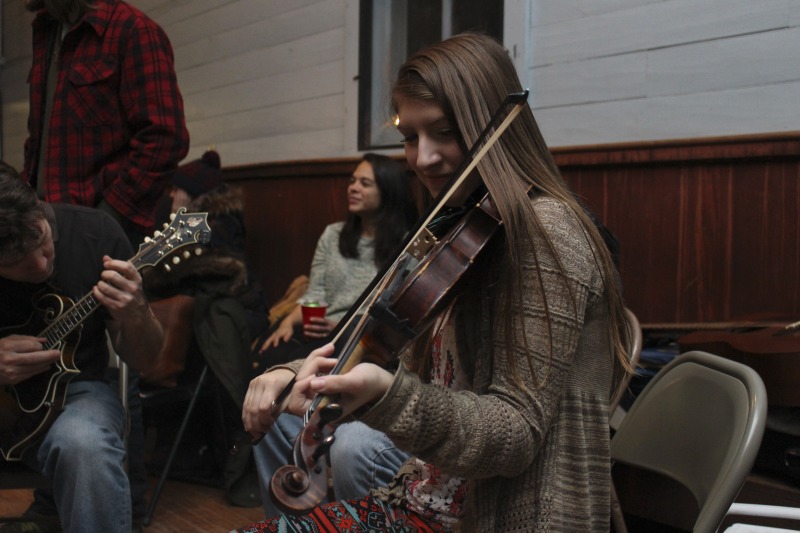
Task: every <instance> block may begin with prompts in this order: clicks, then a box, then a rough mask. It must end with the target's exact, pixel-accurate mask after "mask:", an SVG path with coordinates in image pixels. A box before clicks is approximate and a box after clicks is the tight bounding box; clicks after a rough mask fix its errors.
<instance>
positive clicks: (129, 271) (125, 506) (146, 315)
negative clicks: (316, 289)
mask: <svg viewBox="0 0 800 533" xmlns="http://www.w3.org/2000/svg"><path fill="white" fill-rule="evenodd" d="M0 220H2V225H0V292H2V294H3V297H2V299H1V300H0V385H4V387H3V391H2V392H3V396H4V397H3V398H2V402H0V409H2V412H1V413H0V423H2V424H3V425H4V427H0V448H2V453H3V456H4V458H5V459H6V460H17V459H20V458H21V460H23V461H25V462H26V463H28V464H29V465H31V466H33V467H34V468H36V469H38V470H41V471H42V472H43V473H44V474H45V475H46V476H47V478H48V479H50V480H51V481H52V483H53V487H52V488H53V491H54V494H55V502H56V506H57V511H58V516H59V518H60V522H61V527H63V529H64V531H103V532H115V531H119V532H125V533H128V532H130V531H131V527H132V526H131V497H130V486H129V481H128V477H127V474H126V470H125V466H124V461H125V454H126V450H125V430H126V414H125V411H124V409H123V406H122V403H121V402H120V399H119V395H118V392H117V391H116V390H115V388H114V387H112V386H111V385H110V384H109V383H108V381H107V380H106V379H105V374H106V371H107V367H108V362H109V351H108V342H107V336H106V331H107V332H108V337H110V339H111V343H112V344H113V346H114V349H115V350H116V351H117V353H119V354H120V355H121V356H122V357H123V358H124V359H125V361H126V362H127V363H128V364H129V365H130V366H131V368H132V369H134V370H143V369H146V368H148V367H149V366H150V365H151V364H153V363H154V361H155V358H156V356H157V354H158V352H159V348H160V346H161V341H162V331H161V326H160V325H159V323H158V321H157V319H156V318H155V317H154V315H153V314H152V312H151V311H150V308H149V306H148V303H147V300H146V299H145V297H144V294H143V292H142V279H141V276H140V275H139V272H138V271H137V268H136V267H135V266H134V264H133V263H131V262H129V261H127V260H121V259H115V258H130V257H131V256H133V250H132V249H131V245H130V243H129V241H128V239H127V237H126V236H125V233H124V232H123V230H122V228H120V226H119V225H118V224H117V223H116V222H114V220H113V219H112V218H111V217H110V216H109V215H107V214H105V213H102V212H100V211H97V210H94V209H89V208H85V207H79V206H71V205H65V204H48V203H45V202H40V201H39V200H38V199H37V197H36V193H35V192H34V190H33V189H32V188H31V187H30V186H29V185H28V184H27V183H25V182H24V181H23V180H22V179H20V177H19V175H18V174H17V172H16V171H15V170H14V169H13V168H12V167H10V166H9V165H7V164H6V163H3V162H0ZM67 298H69V299H71V300H72V301H69V300H67ZM73 302H78V303H77V304H76V305H75V307H74V308H73V307H72V303H73ZM95 308H96V311H95V312H92V311H94V310H95ZM76 310H77V311H76ZM66 312H70V313H77V315H78V316H80V318H81V320H80V324H79V325H78V326H77V327H73V326H72V325H64V328H65V329H67V330H70V331H69V333H68V334H65V335H64V336H63V338H59V340H57V341H56V340H54V339H55V338H56V337H58V335H59V331H52V330H53V328H52V327H48V324H50V323H53V322H57V321H58V319H59V317H60V316H62V315H63V313H66ZM67 322H70V323H72V320H70V321H67ZM56 329H58V328H56ZM45 333H46V335H45V336H40V335H43V334H45ZM51 335H52V336H51ZM76 369H77V370H79V371H76ZM59 401H64V408H63V410H62V411H60V412H59V410H58V409H57V407H56V408H51V404H55V405H56V406H57V405H58V403H59ZM21 407H24V409H25V410H23V409H22V408H21ZM42 507H43V505H42V502H41V501H39V500H38V499H35V500H34V502H33V504H32V505H31V508H30V509H29V510H28V512H27V513H26V514H27V515H30V516H36V515H49V514H52V512H53V510H51V509H46V508H42Z"/></svg>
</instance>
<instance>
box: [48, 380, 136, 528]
mask: <svg viewBox="0 0 800 533" xmlns="http://www.w3.org/2000/svg"><path fill="white" fill-rule="evenodd" d="M126 424H127V422H126V419H125V412H124V409H123V407H122V403H121V402H120V400H119V393H118V391H117V390H116V389H115V388H114V387H113V386H111V385H109V384H108V383H105V382H102V381H79V382H75V383H71V384H69V386H68V387H67V401H66V404H65V407H64V411H63V412H62V413H61V415H59V417H58V418H56V420H55V422H54V423H53V425H52V426H51V427H50V429H49V431H48V432H47V434H46V435H45V437H44V440H43V441H42V443H41V445H40V446H39V449H38V451H37V454H36V459H37V460H38V462H39V467H40V468H41V470H42V472H44V474H45V475H46V476H47V477H48V478H49V479H50V480H51V481H52V483H53V494H54V495H55V502H56V507H57V509H58V515H59V518H60V519H61V525H62V526H63V528H64V531H66V532H68V533H69V532H85V531H103V532H109V533H111V532H120V533H130V531H131V492H130V485H129V483H128V475H127V474H126V472H125V464H124V461H125V445H124V440H123V436H124V433H125V429H126Z"/></svg>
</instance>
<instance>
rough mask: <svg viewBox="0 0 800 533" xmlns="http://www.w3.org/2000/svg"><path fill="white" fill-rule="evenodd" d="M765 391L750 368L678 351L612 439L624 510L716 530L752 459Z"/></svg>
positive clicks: (762, 418)
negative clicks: (677, 355)
mask: <svg viewBox="0 0 800 533" xmlns="http://www.w3.org/2000/svg"><path fill="white" fill-rule="evenodd" d="M766 407H767V393H766V390H765V388H764V383H763V382H762V380H761V378H760V377H759V376H758V374H757V373H756V372H755V371H754V370H752V369H751V368H749V367H747V366H745V365H742V364H740V363H736V362H734V361H731V360H728V359H724V358H722V357H719V356H716V355H711V354H708V353H705V352H689V353H686V354H683V355H681V356H679V357H676V358H675V359H674V360H673V361H671V362H670V363H669V364H668V365H666V366H665V367H664V368H663V369H662V370H661V371H660V372H659V373H658V374H657V375H656V376H655V377H654V378H653V379H652V380H651V382H650V383H649V384H648V385H647V387H645V389H644V390H643V391H642V393H641V394H640V395H639V397H638V398H637V399H636V401H635V402H634V404H633V406H632V407H631V409H630V410H629V411H628V413H627V414H626V416H625V418H624V419H623V420H622V423H621V424H620V426H619V429H618V430H617V432H616V433H615V435H614V437H613V439H612V441H611V459H612V461H613V462H614V466H613V470H612V473H613V479H614V484H615V486H616V489H617V493H618V494H619V499H620V503H621V505H622V508H623V510H625V511H626V513H634V514H638V515H639V516H643V517H645V518H648V519H652V520H655V521H657V522H660V523H663V524H667V525H670V526H672V527H679V528H682V529H688V530H692V531H695V532H700V533H705V532H713V531H715V530H716V528H717V527H718V526H719V524H720V522H721V521H722V519H723V518H724V516H725V513H726V511H727V509H728V507H730V505H731V503H732V502H733V500H734V499H735V497H736V495H737V494H738V492H739V490H740V489H741V487H742V485H743V484H744V481H745V479H746V477H747V474H748V473H749V472H750V469H751V468H752V466H753V463H754V461H755V456H756V453H757V452H758V448H759V446H760V444H761V438H762V436H763V434H764V427H765V422H766Z"/></svg>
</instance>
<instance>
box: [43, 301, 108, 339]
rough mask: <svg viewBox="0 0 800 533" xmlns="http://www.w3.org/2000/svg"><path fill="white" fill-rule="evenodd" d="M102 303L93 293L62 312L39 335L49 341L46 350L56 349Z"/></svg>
mask: <svg viewBox="0 0 800 533" xmlns="http://www.w3.org/2000/svg"><path fill="white" fill-rule="evenodd" d="M99 306H100V304H99V303H98V302H97V300H95V299H94V296H92V293H91V292H90V293H88V294H87V295H86V296H84V297H83V298H81V299H80V300H78V302H77V303H75V305H73V306H72V307H71V308H70V309H69V310H67V311H65V312H64V313H62V314H61V315H60V316H59V317H58V318H57V319H56V320H54V321H53V322H51V323H50V325H48V326H47V327H46V328H45V329H44V330H42V332H41V333H39V337H44V338H46V339H47V342H45V343H44V347H43V348H44V349H45V350H53V349H56V348H57V347H58V346H59V345H60V344H61V342H62V341H63V340H64V338H66V337H67V335H69V334H70V333H72V332H73V331H75V330H76V329H77V328H78V327H79V326H80V325H81V324H83V322H84V321H85V320H86V319H87V318H89V316H90V315H91V314H92V313H94V312H95V311H96V310H97V308H98V307H99Z"/></svg>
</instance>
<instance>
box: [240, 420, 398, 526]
mask: <svg viewBox="0 0 800 533" xmlns="http://www.w3.org/2000/svg"><path fill="white" fill-rule="evenodd" d="M302 428H303V420H302V418H300V417H297V416H293V415H288V414H283V415H281V416H280V417H279V418H278V420H277V421H276V422H275V425H274V426H273V427H272V429H271V430H270V432H269V433H267V434H266V436H265V437H264V439H263V440H262V441H261V442H260V443H259V444H258V445H256V446H255V448H254V449H253V456H254V457H255V461H256V468H257V469H258V478H259V483H260V485H261V495H262V499H263V502H264V516H265V517H267V518H270V517H273V516H277V515H278V514H281V511H280V510H279V509H278V508H277V507H275V504H274V503H272V499H271V498H270V495H269V482H270V479H271V478H272V474H273V473H274V472H275V471H276V470H277V469H278V468H280V467H281V466H283V465H285V464H287V463H288V462H290V461H291V460H292V449H293V445H294V440H295V437H296V436H297V434H298V433H300V430H301V429H302ZM335 435H336V440H335V442H334V444H333V446H332V447H331V451H330V457H331V465H332V471H333V490H334V494H335V495H336V498H337V499H340V500H349V499H356V498H361V497H363V496H366V495H367V494H369V489H371V488H373V487H380V486H383V485H386V484H388V483H389V481H391V480H392V478H393V477H394V475H395V473H397V470H398V469H399V468H400V466H401V465H402V464H403V463H404V462H405V460H406V459H407V458H408V454H407V453H406V452H404V451H402V450H400V449H398V448H397V447H396V446H395V445H394V443H393V442H392V441H391V440H390V439H389V438H388V437H387V436H386V435H384V434H383V433H381V432H380V431H376V430H374V429H372V428H370V427H369V426H367V425H365V424H362V423H361V422H349V423H347V424H342V425H341V426H339V427H338V428H337V429H336V432H335Z"/></svg>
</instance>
